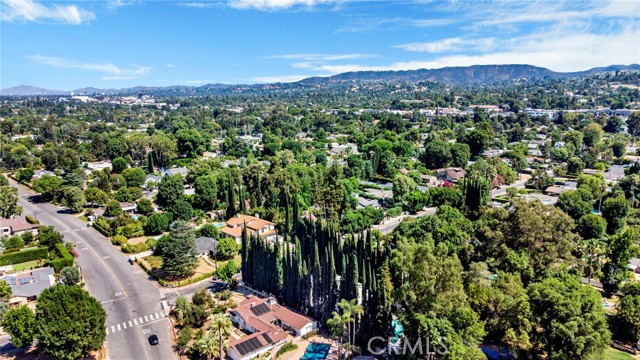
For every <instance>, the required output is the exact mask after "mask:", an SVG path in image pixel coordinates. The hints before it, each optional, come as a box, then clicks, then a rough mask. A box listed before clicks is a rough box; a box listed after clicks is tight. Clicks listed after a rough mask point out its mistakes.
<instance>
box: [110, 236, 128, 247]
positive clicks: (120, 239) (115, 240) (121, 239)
mask: <svg viewBox="0 0 640 360" xmlns="http://www.w3.org/2000/svg"><path fill="white" fill-rule="evenodd" d="M111 243H112V244H113V245H117V246H123V245H126V244H127V238H126V237H125V236H122V235H116V236H114V237H112V238H111Z"/></svg>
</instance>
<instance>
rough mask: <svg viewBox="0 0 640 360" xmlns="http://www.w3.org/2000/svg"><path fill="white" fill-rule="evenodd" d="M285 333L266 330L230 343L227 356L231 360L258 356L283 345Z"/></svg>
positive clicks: (243, 359)
mask: <svg viewBox="0 0 640 360" xmlns="http://www.w3.org/2000/svg"><path fill="white" fill-rule="evenodd" d="M286 339H287V333H286V332H284V331H276V330H268V331H265V332H259V333H255V334H251V335H249V336H245V337H243V338H240V339H238V340H234V341H231V342H230V343H229V348H228V350H227V355H228V356H229V357H230V358H231V359H233V360H246V359H251V358H254V357H257V356H260V355H262V354H264V353H266V352H268V351H270V350H271V349H273V348H274V347H276V346H279V345H281V344H283V343H284V341H285V340H286Z"/></svg>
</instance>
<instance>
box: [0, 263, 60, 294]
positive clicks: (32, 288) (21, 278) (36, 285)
mask: <svg viewBox="0 0 640 360" xmlns="http://www.w3.org/2000/svg"><path fill="white" fill-rule="evenodd" d="M54 274H55V271H54V270H53V268H52V267H46V268H42V269H35V270H31V271H24V272H20V273H17V274H10V275H3V276H1V277H0V280H5V281H6V282H7V283H9V286H10V287H11V293H12V294H13V296H22V297H31V296H38V295H40V293H41V292H42V291H44V290H45V289H48V288H49V287H51V285H53V284H54V283H55V275H54Z"/></svg>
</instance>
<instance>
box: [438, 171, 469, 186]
mask: <svg viewBox="0 0 640 360" xmlns="http://www.w3.org/2000/svg"><path fill="white" fill-rule="evenodd" d="M466 174H467V172H466V171H464V169H461V168H444V169H439V170H436V175H437V176H438V178H439V179H440V180H443V181H448V182H452V183H456V182H458V181H459V180H460V179H462V178H463V177H464V176H465V175H466Z"/></svg>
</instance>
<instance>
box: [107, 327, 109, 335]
mask: <svg viewBox="0 0 640 360" xmlns="http://www.w3.org/2000/svg"><path fill="white" fill-rule="evenodd" d="M107 335H109V327H108V326H107Z"/></svg>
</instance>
